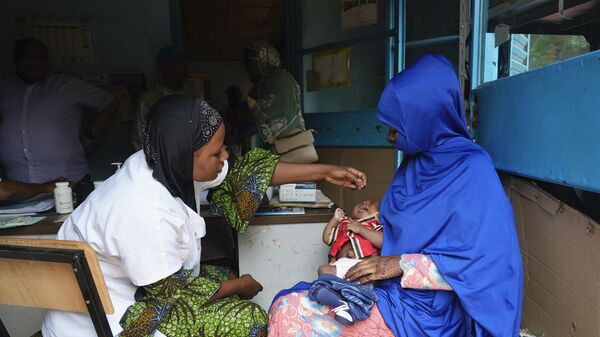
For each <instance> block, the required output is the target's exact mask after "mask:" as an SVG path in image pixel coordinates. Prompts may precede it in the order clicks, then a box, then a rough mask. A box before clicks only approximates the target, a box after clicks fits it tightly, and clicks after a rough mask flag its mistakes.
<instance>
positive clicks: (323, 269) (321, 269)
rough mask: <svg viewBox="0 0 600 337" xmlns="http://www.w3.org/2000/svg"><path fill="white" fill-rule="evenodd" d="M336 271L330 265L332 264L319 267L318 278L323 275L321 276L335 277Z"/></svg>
mask: <svg viewBox="0 0 600 337" xmlns="http://www.w3.org/2000/svg"><path fill="white" fill-rule="evenodd" d="M336 270H337V268H336V267H335V266H334V265H332V264H326V265H323V266H320V267H319V270H318V272H319V276H321V275H323V274H331V275H336Z"/></svg>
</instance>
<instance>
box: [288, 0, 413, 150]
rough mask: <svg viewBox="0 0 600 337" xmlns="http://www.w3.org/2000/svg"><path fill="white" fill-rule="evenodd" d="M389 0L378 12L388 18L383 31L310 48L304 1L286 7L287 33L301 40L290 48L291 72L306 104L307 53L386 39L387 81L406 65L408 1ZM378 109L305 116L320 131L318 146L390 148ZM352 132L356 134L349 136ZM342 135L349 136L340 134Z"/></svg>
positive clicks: (310, 124)
mask: <svg viewBox="0 0 600 337" xmlns="http://www.w3.org/2000/svg"><path fill="white" fill-rule="evenodd" d="M385 1H386V2H387V6H380V7H379V11H378V15H379V17H380V18H382V17H383V18H385V19H384V21H381V22H379V23H378V25H380V27H381V30H380V31H378V32H375V33H370V34H365V35H361V36H358V37H354V38H349V39H344V40H338V41H331V42H327V43H323V44H319V45H316V46H312V47H309V48H302V26H301V15H302V14H301V4H300V1H290V4H289V7H288V8H287V9H286V20H290V21H291V22H292V24H290V25H286V29H288V30H289V31H288V32H286V36H287V37H288V38H292V39H296V40H297V41H298V43H297V44H296V48H295V49H293V50H290V51H288V53H289V54H294V57H291V58H290V60H292V59H294V60H295V61H294V63H293V65H292V66H291V67H290V72H291V73H292V75H294V77H295V78H296V79H298V84H299V85H300V92H301V96H302V97H301V101H302V104H304V86H305V83H304V80H303V79H304V76H303V73H304V65H303V63H302V59H303V56H305V55H306V54H310V53H314V52H318V51H324V50H329V49H333V48H341V47H351V46H353V45H357V44H360V43H365V42H370V41H374V40H380V39H386V41H387V43H386V49H387V52H385V54H384V55H383V56H384V58H385V61H384V64H385V67H384V69H385V70H384V71H385V73H384V76H385V78H386V81H389V80H390V79H391V78H392V77H393V76H394V74H395V73H397V72H398V71H400V70H401V69H402V68H403V66H404V8H405V0H385ZM286 47H291V48H294V45H293V44H291V43H290V44H288V45H287V46H286ZM291 64H292V63H291V62H290V65H291ZM374 112H375V108H373V109H369V110H351V111H338V112H331V111H319V112H315V113H305V114H304V118H305V121H306V124H307V126H308V127H309V128H312V129H315V130H316V131H317V133H316V135H315V144H316V145H317V146H330V147H364V148H389V147H390V145H389V144H388V143H387V141H386V139H385V135H387V130H384V129H385V128H384V127H385V125H383V123H381V122H379V121H378V120H377V119H376V118H375V117H374V115H375V114H374ZM348 132H351V133H352V134H351V135H350V136H347V133H348ZM342 134H344V135H345V136H344V137H342V136H340V135H342Z"/></svg>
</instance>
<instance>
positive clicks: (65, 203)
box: [54, 181, 73, 214]
mask: <svg viewBox="0 0 600 337" xmlns="http://www.w3.org/2000/svg"><path fill="white" fill-rule="evenodd" d="M54 206H55V207H56V213H58V214H66V213H71V212H73V191H72V190H71V188H70V187H69V182H68V181H61V182H57V183H56V187H55V188H54Z"/></svg>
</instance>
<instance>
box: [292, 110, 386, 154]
mask: <svg viewBox="0 0 600 337" xmlns="http://www.w3.org/2000/svg"><path fill="white" fill-rule="evenodd" d="M375 113H376V111H375V110H368V111H352V112H338V113H319V114H306V115H305V116H304V120H305V121H306V126H307V127H308V128H309V129H314V130H315V131H316V133H315V144H316V145H317V146H334V147H391V146H390V144H389V143H388V142H387V135H388V130H389V129H388V127H387V126H386V125H385V124H383V123H382V122H380V121H379V120H378V119H377V117H375Z"/></svg>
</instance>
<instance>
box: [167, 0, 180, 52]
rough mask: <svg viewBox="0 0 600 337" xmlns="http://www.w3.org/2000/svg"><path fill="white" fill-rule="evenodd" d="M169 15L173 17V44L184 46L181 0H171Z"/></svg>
mask: <svg viewBox="0 0 600 337" xmlns="http://www.w3.org/2000/svg"><path fill="white" fill-rule="evenodd" d="M169 16H170V17H171V44H172V45H174V46H179V47H182V46H183V32H182V19H181V0H169Z"/></svg>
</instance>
